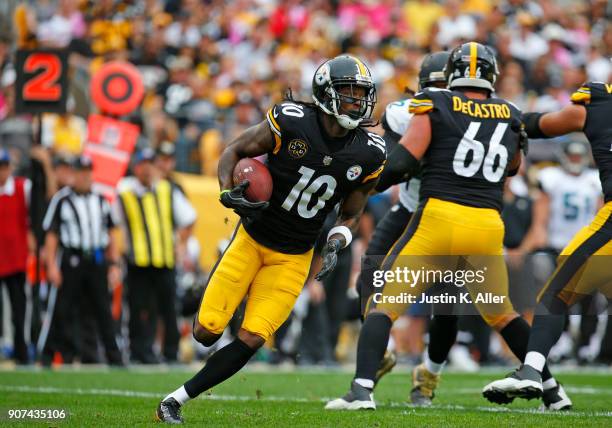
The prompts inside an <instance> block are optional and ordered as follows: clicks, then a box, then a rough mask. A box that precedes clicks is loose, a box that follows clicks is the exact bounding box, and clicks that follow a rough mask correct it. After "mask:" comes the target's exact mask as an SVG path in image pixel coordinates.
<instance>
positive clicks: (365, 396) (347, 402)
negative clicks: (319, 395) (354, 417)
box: [325, 381, 376, 410]
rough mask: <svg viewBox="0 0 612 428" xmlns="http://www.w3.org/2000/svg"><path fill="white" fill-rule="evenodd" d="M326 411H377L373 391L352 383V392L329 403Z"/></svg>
mask: <svg viewBox="0 0 612 428" xmlns="http://www.w3.org/2000/svg"><path fill="white" fill-rule="evenodd" d="M325 410H376V403H375V402H374V396H373V394H372V391H370V390H369V389H368V388H365V387H363V386H361V385H359V384H358V383H355V381H353V383H351V390H350V391H349V392H348V393H347V394H346V395H345V396H344V397H341V398H336V399H335V400H331V401H328V402H327V404H326V405H325Z"/></svg>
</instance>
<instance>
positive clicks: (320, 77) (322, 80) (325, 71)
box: [314, 64, 329, 86]
mask: <svg viewBox="0 0 612 428" xmlns="http://www.w3.org/2000/svg"><path fill="white" fill-rule="evenodd" d="M314 80H315V82H316V83H317V85H319V86H323V85H324V84H326V83H327V82H328V81H329V65H327V64H323V65H322V66H321V67H319V69H318V70H317V72H316V73H315V78H314Z"/></svg>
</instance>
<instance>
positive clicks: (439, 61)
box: [419, 51, 450, 91]
mask: <svg viewBox="0 0 612 428" xmlns="http://www.w3.org/2000/svg"><path fill="white" fill-rule="evenodd" d="M449 57H450V52H448V51H441V52H435V53H432V54H429V55H427V56H425V58H423V62H422V63H421V69H420V70H419V91H422V90H423V89H424V88H426V87H428V86H431V85H433V84H434V83H436V82H446V76H445V75H444V67H446V63H447V62H448V58H449Z"/></svg>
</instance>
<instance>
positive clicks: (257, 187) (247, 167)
mask: <svg viewBox="0 0 612 428" xmlns="http://www.w3.org/2000/svg"><path fill="white" fill-rule="evenodd" d="M244 180H249V187H247V189H246V191H245V197H246V198H247V199H248V200H249V201H251V202H261V201H269V200H270V197H271V196H272V176H271V175H270V171H268V168H267V167H266V166H265V165H264V164H263V163H261V162H260V161H258V160H257V159H251V158H244V159H240V161H238V163H237V164H236V167H235V168H234V186H237V185H239V184H240V183H242V182H243V181H244Z"/></svg>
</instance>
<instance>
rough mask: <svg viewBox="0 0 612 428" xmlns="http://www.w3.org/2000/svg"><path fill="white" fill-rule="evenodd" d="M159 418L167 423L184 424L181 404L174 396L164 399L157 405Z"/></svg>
mask: <svg viewBox="0 0 612 428" xmlns="http://www.w3.org/2000/svg"><path fill="white" fill-rule="evenodd" d="M156 416H157V420H158V421H160V422H165V423H167V424H175V425H178V424H182V423H183V417H182V416H181V405H180V404H179V402H178V401H176V400H175V399H174V398H168V399H167V400H163V401H161V402H160V403H159V405H158V406H157V412H156Z"/></svg>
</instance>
